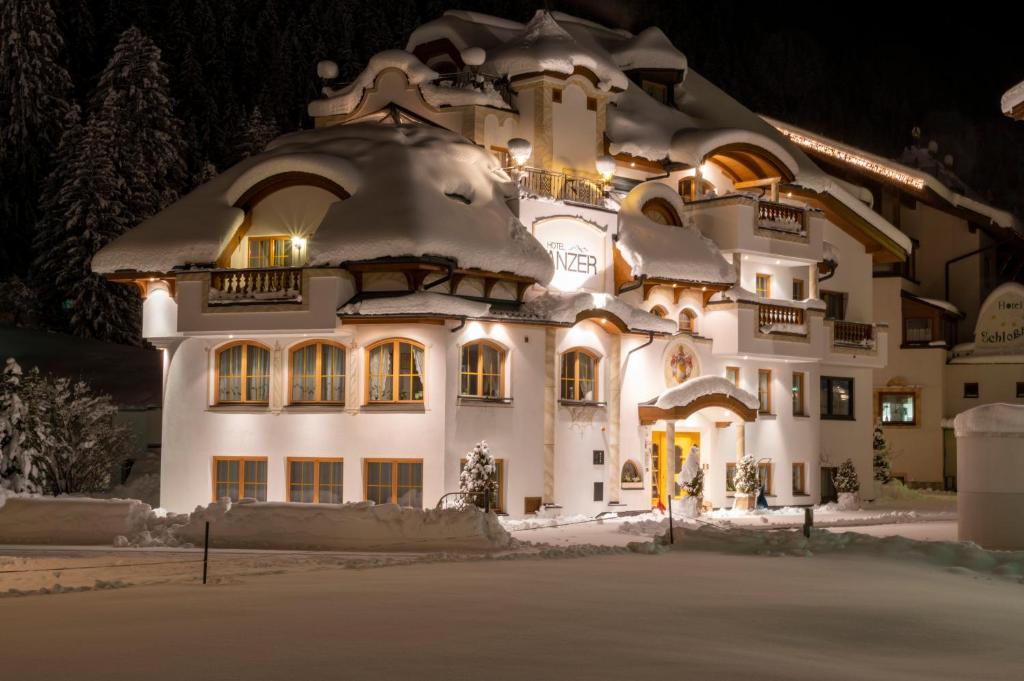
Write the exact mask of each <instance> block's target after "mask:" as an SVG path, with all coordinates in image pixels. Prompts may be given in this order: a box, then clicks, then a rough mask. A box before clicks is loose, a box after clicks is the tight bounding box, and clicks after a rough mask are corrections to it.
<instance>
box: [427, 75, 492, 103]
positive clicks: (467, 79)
mask: <svg viewBox="0 0 1024 681" xmlns="http://www.w3.org/2000/svg"><path fill="white" fill-rule="evenodd" d="M430 84H431V85H435V86H437V87H438V88H450V89H453V90H466V91H470V92H475V93H476V94H477V95H478V96H479V97H480V98H481V100H482V101H481V102H477V103H490V105H491V106H494V107H496V108H499V109H511V108H512V89H511V88H510V87H509V81H508V78H505V77H504V76H496V75H492V74H489V73H480V72H479V71H476V70H473V69H463V70H461V71H456V72H454V73H442V74H441V75H439V76H438V77H437V78H435V79H434V80H432V81H430ZM456 101H457V100H456Z"/></svg>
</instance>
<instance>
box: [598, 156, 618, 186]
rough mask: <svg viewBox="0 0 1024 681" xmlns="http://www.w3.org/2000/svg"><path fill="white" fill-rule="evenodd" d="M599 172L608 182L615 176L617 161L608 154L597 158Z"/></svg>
mask: <svg viewBox="0 0 1024 681" xmlns="http://www.w3.org/2000/svg"><path fill="white" fill-rule="evenodd" d="M595 165H597V172H598V173H599V174H600V175H601V179H602V180H604V181H605V182H608V181H609V180H611V179H612V176H614V175H615V159H614V158H612V157H611V156H608V155H607V154H605V155H603V156H598V157H597V163H596V164H595Z"/></svg>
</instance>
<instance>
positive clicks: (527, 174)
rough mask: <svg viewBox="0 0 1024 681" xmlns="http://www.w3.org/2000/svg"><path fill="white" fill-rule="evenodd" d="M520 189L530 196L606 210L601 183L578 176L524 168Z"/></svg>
mask: <svg viewBox="0 0 1024 681" xmlns="http://www.w3.org/2000/svg"><path fill="white" fill-rule="evenodd" d="M519 188H520V190H521V191H522V192H523V193H525V194H526V195H528V196H537V197H544V198H549V199H556V200H558V201H567V202H569V203H578V204H582V205H584V206H595V207H597V208H604V188H603V187H602V186H601V183H600V182H597V181H595V180H591V179H588V178H585V177H579V176H577V175H567V174H565V173H556V172H552V171H550V170H541V169H540V168H523V169H522V170H521V171H519Z"/></svg>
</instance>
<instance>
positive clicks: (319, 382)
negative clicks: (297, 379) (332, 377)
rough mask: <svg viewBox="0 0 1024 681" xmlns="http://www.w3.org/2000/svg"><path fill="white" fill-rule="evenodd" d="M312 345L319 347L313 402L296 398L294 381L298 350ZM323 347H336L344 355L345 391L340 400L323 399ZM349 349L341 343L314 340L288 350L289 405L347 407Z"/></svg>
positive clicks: (320, 339)
mask: <svg viewBox="0 0 1024 681" xmlns="http://www.w3.org/2000/svg"><path fill="white" fill-rule="evenodd" d="M311 345H315V346H317V350H316V366H315V368H314V372H315V374H314V375H315V376H316V390H315V395H316V397H315V398H314V399H312V400H297V399H295V397H294V384H293V379H294V376H295V373H294V372H295V353H296V351H298V350H303V349H305V348H308V347H309V346H311ZM323 346H328V347H334V348H337V349H339V350H341V351H342V353H344V362H342V369H343V371H344V373H343V374H341V376H342V378H343V379H344V386H345V387H344V389H343V390H342V391H341V399H340V400H324V399H322V398H323ZM348 378H349V377H348V348H347V347H345V346H344V345H342V344H341V343H339V342H337V341H333V340H327V339H323V338H314V339H313V340H308V341H303V342H301V343H298V344H297V345H293V346H292V347H291V348H289V349H288V404H290V405H295V406H305V405H317V404H328V405H333V406H339V407H340V406H344V405H345V393H346V392H347V391H348Z"/></svg>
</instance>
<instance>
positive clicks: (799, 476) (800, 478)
mask: <svg viewBox="0 0 1024 681" xmlns="http://www.w3.org/2000/svg"><path fill="white" fill-rule="evenodd" d="M793 494H807V464H803V463H795V464H793Z"/></svg>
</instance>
